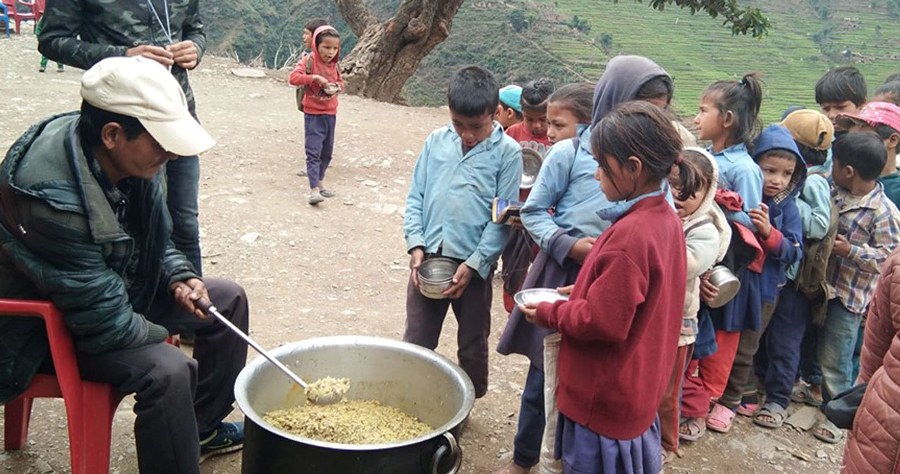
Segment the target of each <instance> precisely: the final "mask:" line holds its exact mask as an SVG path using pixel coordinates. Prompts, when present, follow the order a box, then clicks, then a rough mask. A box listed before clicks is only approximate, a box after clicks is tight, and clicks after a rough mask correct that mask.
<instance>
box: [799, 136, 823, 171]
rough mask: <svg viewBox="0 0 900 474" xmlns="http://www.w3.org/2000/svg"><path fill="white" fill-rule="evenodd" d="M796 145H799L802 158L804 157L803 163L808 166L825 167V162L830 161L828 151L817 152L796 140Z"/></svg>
mask: <svg viewBox="0 0 900 474" xmlns="http://www.w3.org/2000/svg"><path fill="white" fill-rule="evenodd" d="M794 143H796V144H797V149H798V150H800V156H802V157H803V161H805V162H806V164H807V165H824V164H825V160H827V159H828V150H827V149H825V150H816V149H815V148H810V147H808V146H806V145H804V144H802V143H800V142H798V141H797V140H794Z"/></svg>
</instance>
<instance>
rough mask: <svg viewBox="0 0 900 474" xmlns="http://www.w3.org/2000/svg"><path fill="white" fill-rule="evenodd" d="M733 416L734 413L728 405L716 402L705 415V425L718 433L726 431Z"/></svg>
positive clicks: (728, 429)
mask: <svg viewBox="0 0 900 474" xmlns="http://www.w3.org/2000/svg"><path fill="white" fill-rule="evenodd" d="M734 416H735V413H734V412H733V411H731V410H730V409H729V408H728V407H726V406H724V405H720V404H718V403H716V404H715V405H714V406H713V409H712V411H710V412H709V415H707V417H706V427H707V428H709V429H711V430H713V431H715V432H718V433H728V431H730V430H731V424H732V423H733V422H734Z"/></svg>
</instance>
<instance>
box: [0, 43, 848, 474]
mask: <svg viewBox="0 0 900 474" xmlns="http://www.w3.org/2000/svg"><path fill="white" fill-rule="evenodd" d="M24 29H25V30H26V31H25V32H24V33H25V34H23V35H22V36H16V35H13V37H12V39H10V40H6V39H0V97H2V100H0V123H2V127H0V150H4V153H5V150H6V149H7V148H8V147H9V146H10V145H11V144H12V142H13V141H14V140H15V139H16V138H17V137H18V136H19V135H20V134H21V133H22V132H24V131H25V129H26V128H27V127H28V126H30V125H31V124H32V123H35V122H37V121H38V120H39V119H41V118H42V117H45V116H48V115H50V114H53V113H57V112H62V111H68V110H73V109H75V108H76V107H77V106H78V104H79V103H80V99H79V94H78V90H79V80H80V71H79V70H76V69H70V68H67V69H66V71H65V72H64V73H57V72H56V71H55V65H54V64H52V63H51V64H50V67H49V68H48V72H46V73H44V74H40V73H38V70H37V69H38V60H39V54H38V53H37V51H36V39H35V37H34V36H33V35H32V34H31V31H30V28H29V27H26V28H24ZM238 67H240V66H239V65H236V64H234V63H232V62H230V61H229V60H226V59H222V58H214V57H207V58H205V59H204V61H203V63H202V64H201V66H200V67H199V68H198V69H197V70H196V71H194V72H193V73H192V74H191V82H192V84H193V86H194V90H195V92H196V94H197V102H198V110H199V114H200V117H201V120H202V121H203V123H204V124H205V126H206V127H207V129H208V130H209V131H210V132H211V134H212V135H213V136H214V137H216V139H217V140H218V145H217V146H216V147H215V148H214V149H213V150H212V151H210V152H208V153H207V154H205V155H204V156H203V157H202V158H201V160H202V167H203V174H202V179H201V184H200V186H201V188H200V208H201V225H202V244H203V255H204V271H205V273H206V275H209V276H221V277H227V278H231V279H234V280H235V281H237V282H239V283H241V284H242V285H244V287H245V288H246V289H247V292H248V293H249V295H250V299H251V303H252V318H253V319H252V335H253V337H255V338H256V339H257V340H258V341H259V342H260V343H261V344H262V345H263V346H265V347H269V348H274V347H276V346H278V345H280V344H284V343H288V342H291V341H298V340H302V339H306V338H310V337H316V336H325V335H338V334H365V335H372V336H380V337H385V338H392V339H399V338H400V337H401V334H402V329H403V323H404V315H405V311H404V301H405V290H406V281H407V277H408V267H407V265H408V257H407V255H406V252H405V249H404V241H403V235H402V215H403V210H404V202H405V196H406V192H407V189H408V185H409V178H410V175H411V170H412V166H413V163H414V161H415V159H416V156H417V155H418V153H419V150H420V147H421V144H422V143H423V140H424V139H425V137H426V136H427V134H428V133H429V132H430V131H431V130H433V129H434V128H436V127H438V126H442V125H445V124H447V123H448V114H447V111H446V110H445V109H439V108H430V109H429V108H407V107H400V106H394V105H387V104H382V103H377V102H372V101H369V100H363V99H359V98H357V97H350V96H346V97H342V98H341V105H340V108H339V113H338V131H337V144H336V151H335V159H334V162H333V165H332V167H331V168H330V170H329V174H328V179H327V182H328V185H329V186H328V187H329V188H330V189H334V190H336V191H337V193H338V196H337V197H335V198H332V199H330V200H328V201H326V202H325V203H323V204H322V205H320V206H318V207H311V206H309V205H307V204H306V195H307V190H308V184H307V182H306V180H305V178H301V177H299V176H297V174H296V172H297V171H298V170H299V169H300V168H301V167H302V166H303V164H302V143H303V140H302V117H301V115H300V114H299V113H298V112H297V111H296V110H295V106H294V94H293V91H292V90H291V89H290V88H288V87H287V86H286V85H285V84H284V82H283V77H284V73H283V72H281V73H278V72H271V71H269V72H267V74H268V77H266V78H260V79H251V78H242V77H238V76H236V75H234V74H233V73H232V72H231V71H232V69H233V68H238ZM279 78H282V79H279ZM435 87H444V86H443V85H435ZM496 283H497V282H495V305H494V312H493V315H494V316H493V320H492V331H491V347H496V342H497V338H498V336H499V334H500V332H501V331H502V328H503V325H504V323H505V320H506V314H505V313H504V311H503V308H502V304H501V302H500V297H499V285H497V284H496ZM445 326H446V327H445V331H444V335H443V338H442V341H441V345H440V347H439V348H438V352H440V353H442V354H444V355H446V356H448V357H449V358H451V359H455V336H454V334H455V322H453V318H452V317H451V318H448V320H447V324H446V325H445ZM249 357H250V358H251V359H252V358H254V357H257V355H256V354H254V353H253V352H252V350H251V353H250V356H249ZM490 367H491V382H490V389H489V392H488V395H487V396H486V397H484V398H483V399H481V400H478V401H477V402H476V403H475V407H474V410H473V411H472V414H471V417H470V422H469V424H468V426H467V428H466V431H465V433H464V435H463V437H462V439H461V445H462V449H463V456H464V458H463V459H464V460H463V466H462V472H465V473H486V472H490V471H491V470H492V469H494V468H496V467H498V466H500V465H502V464H503V463H505V462H507V461H508V460H509V458H510V457H511V449H512V437H513V434H514V432H515V426H516V416H517V413H518V400H519V394H520V393H521V390H522V386H523V383H524V379H525V372H526V369H527V362H526V359H525V358H524V357H518V356H514V357H504V356H501V355H499V354H497V353H496V352H493V350H492V351H491V354H490ZM132 403H133V400H132V399H131V398H130V397H129V398H126V399H125V401H123V403H122V404H121V405H120V407H119V411H118V413H117V414H116V418H115V422H114V427H113V444H112V456H111V457H112V463H111V472H115V473H122V474H126V473H135V472H137V465H136V457H135V448H134V437H133V434H132V424H133V421H134V415H133V414H132V413H131V406H132ZM0 411H2V409H0ZM232 418H233V419H240V414H239V413H237V412H236V413H235V414H234V415H232ZM739 418H740V417H739ZM65 427H66V421H65V411H64V409H63V407H62V403H61V401H60V400H39V401H38V402H37V403H36V405H35V409H34V415H33V416H32V428H31V435H30V438H29V444H28V446H27V447H26V448H25V449H23V450H21V451H18V452H0V471H4V470H5V471H6V472H15V473H50V472H68V471H69V459H68V441H67V435H66V429H65ZM842 450H843V446H842V445H837V446H832V445H825V444H821V443H819V442H817V441H815V440H814V439H813V438H812V436H810V434H809V433H801V432H797V431H794V430H792V429H787V428H785V429H781V430H778V431H766V430H764V429H762V428H757V427H755V426H753V425H752V423H750V422H749V420H748V419H746V418H740V419H739V420H738V422H737V423H736V425H735V427H734V429H733V430H732V433H731V434H729V435H717V434H710V435H707V436H706V437H704V439H702V440H701V441H700V442H698V443H695V444H694V445H688V446H685V447H684V449H683V454H684V456H683V457H682V458H680V459H676V460H675V461H674V462H673V463H671V464H670V465H669V466H668V467H667V469H666V471H667V472H670V473H687V472H714V473H719V472H721V473H732V472H734V473H737V472H754V473H769V472H773V473H774V472H794V473H817V474H819V473H826V472H837V471H838V470H839V467H840V458H841V453H842ZM240 466H241V456H240V454H234V455H226V456H221V457H219V458H214V459H212V460H210V461H208V462H206V463H204V464H203V466H202V470H203V472H204V473H206V474H211V473H237V472H240Z"/></svg>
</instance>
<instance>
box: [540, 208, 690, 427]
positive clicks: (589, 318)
mask: <svg viewBox="0 0 900 474" xmlns="http://www.w3.org/2000/svg"><path fill="white" fill-rule="evenodd" d="M648 223H652V224H651V225H648ZM686 269H687V257H686V246H685V243H684V231H683V230H682V226H681V222H680V221H679V219H678V216H677V215H676V214H675V211H674V210H673V209H672V207H671V206H670V205H669V204H668V203H667V202H666V200H665V198H664V197H662V196H658V197H649V198H645V199H643V200H641V201H638V202H637V203H636V204H635V205H634V206H633V207H632V208H631V210H630V211H629V212H628V213H627V214H625V215H624V216H622V217H621V218H619V220H618V221H616V222H615V223H614V224H613V225H612V226H611V227H610V228H609V229H607V230H606V231H605V232H603V234H601V235H600V237H599V238H598V239H597V242H596V243H594V247H593V249H592V250H591V252H590V254H589V255H588V257H587V258H586V259H585V262H584V266H582V268H581V272H580V273H579V274H578V279H577V280H576V281H575V287H574V288H573V290H572V294H571V296H570V299H569V301H566V302H562V301H560V302H557V303H555V304H552V305H551V304H548V303H544V304H541V305H540V306H538V310H537V319H538V321H539V324H541V325H544V326H549V327H552V328H555V329H556V330H557V331H559V333H560V334H561V335H562V344H561V345H560V349H559V365H558V369H557V370H558V373H559V389H558V390H557V394H556V397H557V398H556V399H557V404H558V406H559V411H560V412H561V413H563V414H565V415H566V416H567V417H569V418H570V419H572V420H573V421H575V422H576V423H579V424H581V425H584V426H587V427H588V428H590V429H591V431H593V432H595V433H599V434H601V435H603V436H606V437H608V438H613V439H619V440H627V439H632V438H635V437H637V436H638V435H640V434H641V433H643V432H645V431H647V429H648V428H650V425H651V424H653V420H654V418H655V417H656V411H657V408H659V403H660V401H661V399H662V396H663V391H664V390H665V388H666V385H667V384H668V382H669V377H670V375H671V373H672V366H673V364H674V363H675V351H676V349H677V346H678V336H679V334H680V333H681V321H682V314H681V313H682V310H683V309H684V292H685V286H686V282H687V275H686Z"/></svg>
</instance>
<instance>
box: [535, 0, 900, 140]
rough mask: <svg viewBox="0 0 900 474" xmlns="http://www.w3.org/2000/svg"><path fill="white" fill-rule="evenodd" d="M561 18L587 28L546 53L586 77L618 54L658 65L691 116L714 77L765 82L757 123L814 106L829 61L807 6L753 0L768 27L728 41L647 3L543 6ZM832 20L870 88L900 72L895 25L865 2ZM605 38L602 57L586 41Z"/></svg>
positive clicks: (716, 30)
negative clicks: (608, 39) (764, 32)
mask: <svg viewBox="0 0 900 474" xmlns="http://www.w3.org/2000/svg"><path fill="white" fill-rule="evenodd" d="M540 3H544V4H547V5H552V6H553V7H554V8H555V10H556V11H557V13H558V14H559V15H560V16H561V17H562V18H566V19H571V18H572V17H573V16H575V15H577V16H578V17H579V18H580V19H583V20H587V21H588V22H589V24H590V25H591V30H590V33H589V34H588V35H576V34H572V35H570V36H569V37H554V38H552V39H548V45H547V46H548V48H549V49H550V50H552V51H553V52H554V53H555V54H557V55H558V56H560V57H562V58H565V61H566V62H567V63H570V64H572V65H573V67H575V68H578V69H579V70H581V71H582V72H583V73H584V74H585V75H587V76H589V77H593V78H596V77H597V76H598V74H599V73H600V72H601V71H602V68H603V66H604V65H605V62H606V61H607V60H608V59H609V57H611V55H615V54H640V55H644V56H648V57H651V58H653V59H654V60H655V61H657V62H658V63H659V64H660V65H662V66H663V67H664V68H665V69H666V70H667V71H668V72H669V73H670V74H671V75H672V76H673V77H674V79H675V84H676V110H678V111H679V112H680V113H682V114H685V115H688V114H692V113H693V112H694V110H695V109H696V104H697V103H698V101H699V98H700V95H701V93H702V91H703V90H704V89H705V88H706V86H707V85H708V84H710V83H712V82H713V81H715V80H718V79H728V78H740V77H741V75H742V74H743V73H745V72H748V71H760V72H761V73H763V79H764V81H765V82H766V88H765V91H766V97H765V98H764V101H763V110H762V112H761V115H762V119H763V120H764V121H765V122H771V121H774V120H776V119H777V118H779V117H780V115H781V112H782V111H783V110H784V109H785V108H786V107H787V106H789V105H793V104H802V105H807V106H814V105H815V101H814V93H813V86H814V85H815V82H816V80H818V78H819V77H820V76H821V75H822V73H824V72H825V71H826V70H827V69H828V68H829V67H833V66H835V65H838V64H837V63H831V62H829V61H828V60H827V59H826V58H825V57H824V56H823V55H822V54H821V52H820V50H819V47H818V45H817V44H816V42H815V41H813V35H814V34H815V33H816V32H818V31H820V30H821V29H822V28H823V27H824V26H825V22H824V21H823V20H819V19H817V18H816V16H815V14H814V12H813V11H812V9H811V7H810V6H809V4H808V3H807V2H805V1H799V0H786V1H783V2H774V1H766V2H763V1H757V2H754V3H755V4H757V5H759V6H760V7H761V8H762V9H763V10H764V11H765V12H766V13H767V14H768V15H769V18H770V21H771V22H772V28H771V29H770V32H769V35H768V36H767V37H765V38H763V39H759V40H758V39H753V38H750V37H743V36H736V37H733V36H731V33H730V30H728V29H727V28H723V27H721V21H720V20H717V19H711V18H709V17H708V16H707V15H706V14H705V13H701V14H698V15H696V16H691V15H690V13H689V12H687V11H682V10H680V9H677V8H673V9H667V10H666V11H663V12H659V11H655V10H653V9H651V8H650V7H649V6H648V5H647V4H646V3H644V4H636V3H632V2H629V1H622V2H619V3H613V2H612V1H608V0H601V1H596V0H595V1H590V2H588V1H584V0H544V1H542V2H540ZM835 3H837V5H835V6H833V7H832V9H831V10H832V14H831V18H832V21H833V23H834V25H835V27H834V29H833V34H832V39H833V45H834V48H835V49H836V50H837V51H843V50H846V49H849V50H850V51H851V54H850V58H851V60H848V63H849V62H851V61H852V62H853V63H854V64H855V65H856V66H857V67H859V68H860V70H861V71H862V72H863V73H864V74H865V75H866V77H867V78H869V84H870V89H871V90H874V88H875V87H876V86H877V85H878V84H880V83H881V82H882V80H883V79H884V77H886V76H887V75H888V74H890V73H892V72H898V71H900V54H898V50H900V23H898V21H897V19H895V18H890V17H888V16H887V12H886V10H884V9H883V7H882V8H878V9H870V8H869V7H868V5H869V4H868V2H867V1H856V0H851V1H842V2H835ZM603 33H606V34H609V35H611V36H612V40H613V45H612V48H611V49H610V53H606V52H604V51H603V49H602V48H600V47H599V46H598V45H595V44H594V42H592V41H591V40H590V38H597V37H599V36H600V35H601V34H603Z"/></svg>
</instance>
